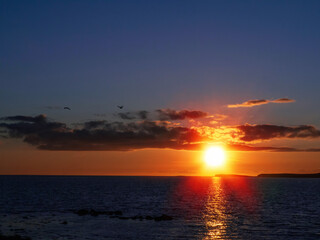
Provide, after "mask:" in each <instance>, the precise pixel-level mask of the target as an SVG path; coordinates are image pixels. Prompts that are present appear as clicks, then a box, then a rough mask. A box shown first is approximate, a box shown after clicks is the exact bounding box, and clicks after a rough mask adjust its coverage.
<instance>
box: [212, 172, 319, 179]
mask: <svg viewBox="0 0 320 240" xmlns="http://www.w3.org/2000/svg"><path fill="white" fill-rule="evenodd" d="M215 177H268V178H273V177H274V178H276V177H277V178H320V173H308V174H299V173H268V174H267V173H264V174H259V175H258V176H247V175H236V174H216V175H215Z"/></svg>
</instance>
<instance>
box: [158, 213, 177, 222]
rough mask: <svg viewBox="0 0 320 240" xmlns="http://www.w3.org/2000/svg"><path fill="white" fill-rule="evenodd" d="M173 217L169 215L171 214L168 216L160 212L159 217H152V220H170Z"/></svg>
mask: <svg viewBox="0 0 320 240" xmlns="http://www.w3.org/2000/svg"><path fill="white" fill-rule="evenodd" d="M172 219H173V217H171V216H168V215H166V214H162V215H161V216H160V217H155V218H154V220H155V221H157V222H158V221H170V220H172Z"/></svg>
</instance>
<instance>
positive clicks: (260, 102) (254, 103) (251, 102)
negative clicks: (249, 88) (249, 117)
mask: <svg viewBox="0 0 320 240" xmlns="http://www.w3.org/2000/svg"><path fill="white" fill-rule="evenodd" d="M291 102H295V100H293V99H289V98H279V99H276V100H267V99H254V100H249V101H246V102H243V103H239V104H230V105H228V108H238V107H254V106H259V105H263V104H268V103H291Z"/></svg>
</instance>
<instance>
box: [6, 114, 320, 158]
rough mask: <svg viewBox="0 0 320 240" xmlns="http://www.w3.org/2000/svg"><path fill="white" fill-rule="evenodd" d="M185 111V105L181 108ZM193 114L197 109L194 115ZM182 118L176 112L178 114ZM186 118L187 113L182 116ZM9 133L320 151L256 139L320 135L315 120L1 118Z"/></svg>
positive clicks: (48, 140)
mask: <svg viewBox="0 0 320 240" xmlns="http://www.w3.org/2000/svg"><path fill="white" fill-rule="evenodd" d="M175 112H178V113H180V112H183V111H175ZM192 116H193V115H192ZM173 118H174V119H176V117H173ZM180 118H181V116H180ZM0 120H1V121H0V133H1V135H2V137H4V138H19V139H22V140H23V141H24V142H26V143H28V144H31V145H33V146H35V147H37V148H38V149H43V150H57V151H61V150H66V151H129V150H136V149H145V148H157V149H161V148H167V149H176V150H201V149H203V147H205V146H206V145H207V144H210V143H214V142H224V143H225V146H226V147H227V149H229V150H232V151H273V152H320V149H318V148H307V149H297V148H291V147H286V146H276V147H274V146H255V145H254V144H253V145H252V144H250V143H254V141H262V140H271V139H277V138H289V139H290V138H292V139H293V138H303V139H306V138H317V137H320V130H318V129H316V128H315V127H313V126H309V125H301V126H294V127H288V126H278V125H267V124H265V125H250V124H245V125H239V126H235V127H228V126H222V127H217V128H212V127H209V126H200V127H198V126H191V127H183V126H181V125H180V124H179V123H175V122H170V121H167V120H166V121H164V120H156V121H151V120H140V121H123V122H121V121H114V122H108V121H106V120H95V121H86V122H84V123H78V124H74V125H71V126H73V127H70V126H67V125H66V124H65V123H61V122H56V121H52V120H48V119H47V117H46V116H45V115H38V116H35V117H32V116H21V115H18V116H9V117H4V118H0Z"/></svg>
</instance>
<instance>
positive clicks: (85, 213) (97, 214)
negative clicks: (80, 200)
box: [74, 209, 122, 217]
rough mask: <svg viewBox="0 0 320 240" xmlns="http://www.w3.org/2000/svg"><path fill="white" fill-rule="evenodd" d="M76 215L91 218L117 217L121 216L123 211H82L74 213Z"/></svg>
mask: <svg viewBox="0 0 320 240" xmlns="http://www.w3.org/2000/svg"><path fill="white" fill-rule="evenodd" d="M74 213H75V214H78V215H79V216H85V215H91V216H94V217H96V216H99V215H117V216H121V215H122V212H121V211H96V210H94V209H90V210H88V209H80V210H77V211H74Z"/></svg>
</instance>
